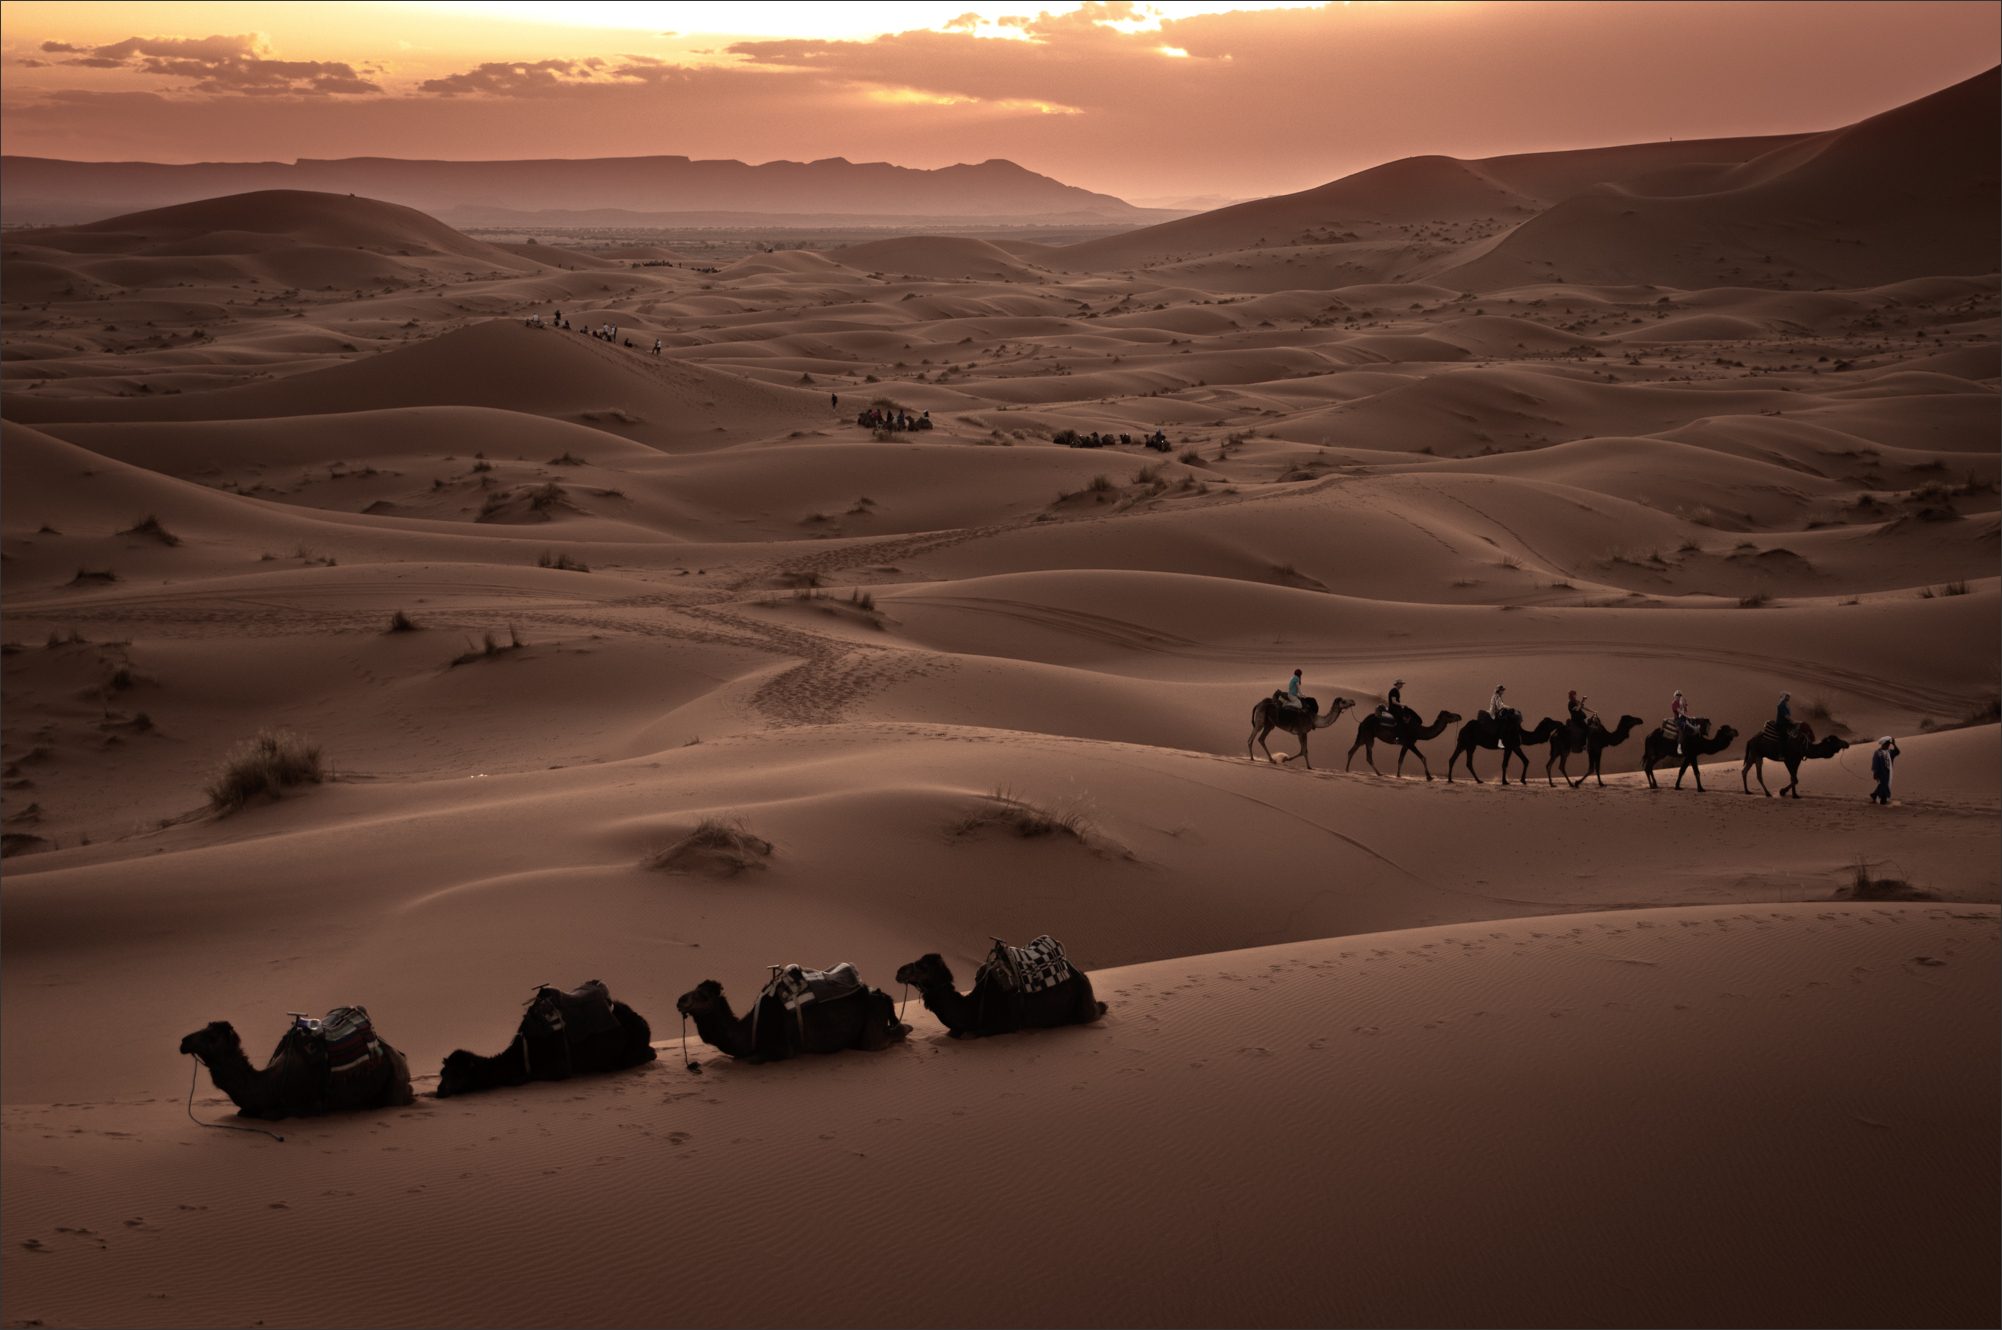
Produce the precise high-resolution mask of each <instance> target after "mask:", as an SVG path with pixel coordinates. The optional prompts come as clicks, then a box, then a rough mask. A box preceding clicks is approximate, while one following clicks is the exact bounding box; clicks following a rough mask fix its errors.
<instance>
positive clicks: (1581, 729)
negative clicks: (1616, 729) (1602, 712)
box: [1564, 688, 1599, 742]
mask: <svg viewBox="0 0 2002 1330" xmlns="http://www.w3.org/2000/svg"><path fill="white" fill-rule="evenodd" d="M1589 700H1590V699H1588V698H1583V697H1580V696H1578V690H1577V689H1576V688H1573V689H1572V690H1571V696H1570V698H1569V699H1568V700H1567V701H1566V702H1565V704H1564V709H1565V711H1566V712H1567V713H1569V715H1570V717H1571V724H1572V725H1573V726H1574V727H1575V728H1576V729H1577V732H1578V738H1579V740H1580V741H1581V742H1582V741H1583V740H1584V738H1585V736H1586V735H1588V734H1590V733H1591V732H1592V722H1593V721H1595V720H1597V719H1598V718H1599V713H1598V712H1596V711H1594V710H1592V708H1590V707H1588V706H1586V705H1585V703H1586V702H1587V701H1589Z"/></svg>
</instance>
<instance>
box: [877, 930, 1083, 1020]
mask: <svg viewBox="0 0 2002 1330" xmlns="http://www.w3.org/2000/svg"><path fill="white" fill-rule="evenodd" d="M897 982H898V983H900V984H909V985H911V986H912V987H914V988H916V989H917V990H918V994H919V996H920V997H921V998H922V999H923V1000H924V1004H925V1010H927V1011H929V1012H930V1013H931V1014H932V1015H934V1016H936V1017H938V1019H939V1021H940V1023H941V1024H943V1025H944V1026H945V1030H946V1033H947V1034H948V1035H950V1036H951V1037H952V1038H954V1039H979V1038H982V1037H983V1036H986V1035H990V1034H1012V1033H1014V1032H1015V1031H1017V1030H1048V1029H1054V1028H1055V1027H1057V1026H1060V1025H1089V1024H1091V1023H1092V1022H1093V1021H1095V1020H1097V1019H1099V1018H1100V1017H1101V1016H1103V1015H1105V1004H1104V1003H1103V1002H1100V1001H1099V1000H1098V999H1097V998H1096V997H1095V996H1094V995H1093V993H1092V990H1091V979H1090V977H1089V976H1088V975H1086V974H1085V972H1084V971H1083V970H1080V969H1078V968H1077V967H1076V966H1074V965H1072V964H1071V963H1070V960H1069V959H1068V958H1067V957H1066V956H1065V955H1064V948H1063V944H1062V943H1060V942H1058V941H1057V940H1056V939H1055V938H1053V937H1050V936H1049V935H1048V934H1044V935H1043V936H1042V937H1039V938H1037V939H1036V940H1035V941H1034V942H1031V943H1030V944H1029V945H1028V946H1026V947H1011V946H1009V945H1008V944H1007V943H1005V942H1003V941H1002V940H1001V939H1000V938H995V939H994V950H993V951H992V952H991V953H990V954H989V955H988V958H987V961H986V963H984V964H983V965H982V966H981V967H980V969H979V970H978V971H977V972H976V973H975V974H974V976H973V990H972V991H971V992H968V993H961V992H959V990H958V989H956V988H955V987H953V977H952V970H951V968H950V967H949V966H947V965H946V963H945V961H944V959H943V958H942V957H940V956H939V954H938V953H937V952H935V951H934V952H928V953H926V954H925V955H923V956H920V957H918V959H916V960H914V961H912V962H911V963H910V964H909V965H906V966H903V967H902V968H901V969H899V970H898V971H897Z"/></svg>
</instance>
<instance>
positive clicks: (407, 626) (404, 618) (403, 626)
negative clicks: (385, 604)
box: [388, 610, 417, 633]
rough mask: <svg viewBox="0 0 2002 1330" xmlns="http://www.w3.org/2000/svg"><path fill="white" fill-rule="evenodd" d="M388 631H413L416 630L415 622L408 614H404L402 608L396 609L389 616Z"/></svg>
mask: <svg viewBox="0 0 2002 1330" xmlns="http://www.w3.org/2000/svg"><path fill="white" fill-rule="evenodd" d="M388 631H390V632H392V633H414V632H416V631H417V624H416V622H415V621H414V620H413V619H412V618H411V617H410V616H409V615H407V614H405V613H404V612H403V611H402V610H398V611H397V612H396V613H394V614H392V615H390V616H389V629H388Z"/></svg>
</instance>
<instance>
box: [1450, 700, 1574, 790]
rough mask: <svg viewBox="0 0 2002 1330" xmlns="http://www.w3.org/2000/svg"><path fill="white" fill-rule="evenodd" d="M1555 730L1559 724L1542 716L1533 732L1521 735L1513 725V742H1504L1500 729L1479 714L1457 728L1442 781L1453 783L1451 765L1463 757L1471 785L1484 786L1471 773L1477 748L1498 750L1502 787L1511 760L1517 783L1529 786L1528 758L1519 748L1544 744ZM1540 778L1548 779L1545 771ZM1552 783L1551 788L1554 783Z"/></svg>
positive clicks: (1489, 719)
mask: <svg viewBox="0 0 2002 1330" xmlns="http://www.w3.org/2000/svg"><path fill="white" fill-rule="evenodd" d="M1559 726H1560V722H1558V721H1555V720H1552V719H1551V718H1550V717H1548V716H1545V717H1544V718H1543V719H1542V720H1540V721H1538V722H1537V725H1536V728H1535V729H1533V730H1531V731H1529V732H1528V733H1527V734H1525V733H1524V732H1523V729H1522V725H1521V723H1520V722H1517V724H1516V727H1515V738H1513V739H1507V738H1504V737H1503V735H1502V730H1501V725H1500V724H1499V723H1498V722H1497V721H1495V720H1493V719H1492V718H1490V717H1489V716H1488V714H1487V713H1486V712H1482V713H1481V714H1480V715H1478V716H1476V717H1474V719H1472V720H1470V721H1468V722H1467V723H1466V724H1465V725H1462V726H1461V727H1460V734H1459V737H1458V738H1457V739H1456V740H1455V741H1454V743H1453V755H1452V756H1451V757H1449V758H1447V759H1446V779H1447V780H1449V781H1450V780H1452V779H1453V764H1454V763H1456V762H1458V761H1459V760H1460V759H1461V758H1463V757H1464V758H1465V759H1466V760H1467V774H1468V775H1469V776H1472V777H1473V778H1474V784H1476V785H1484V784H1486V782H1485V781H1483V780H1482V779H1481V777H1480V774H1479V773H1478V772H1476V771H1475V770H1474V750H1475V749H1478V748H1499V749H1500V750H1501V755H1502V784H1504V785H1506V784H1508V760H1509V759H1510V758H1511V757H1513V758H1514V759H1515V760H1516V761H1518V762H1520V763H1522V782H1521V783H1522V784H1524V785H1527V784H1529V758H1528V756H1527V755H1526V754H1524V752H1523V751H1522V750H1523V748H1524V747H1534V746H1536V745H1537V744H1540V743H1548V742H1549V741H1550V735H1551V733H1552V731H1554V730H1556V729H1558V728H1559ZM1543 775H1544V779H1546V780H1548V779H1549V777H1550V772H1549V770H1548V769H1547V768H1546V769H1545V771H1544V773H1543ZM1552 783H1553V784H1554V783H1555V782H1552Z"/></svg>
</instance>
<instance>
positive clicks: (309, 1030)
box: [292, 1007, 388, 1081]
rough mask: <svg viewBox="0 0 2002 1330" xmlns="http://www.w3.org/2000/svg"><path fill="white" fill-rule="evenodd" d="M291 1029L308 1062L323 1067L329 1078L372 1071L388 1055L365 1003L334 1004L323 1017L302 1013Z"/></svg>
mask: <svg viewBox="0 0 2002 1330" xmlns="http://www.w3.org/2000/svg"><path fill="white" fill-rule="evenodd" d="M292 1029H293V1031H294V1032H295V1033H296V1034H297V1035H298V1037H299V1041H300V1045H301V1049H302V1051H303V1052H304V1053H305V1055H306V1062H307V1065H308V1066H316V1067H319V1068H321V1069H323V1070H324V1071H325V1072H326V1074H327V1079H328V1080H329V1081H332V1080H337V1079H339V1078H341V1077H343V1076H355V1075H360V1074H362V1073H365V1072H368V1071H371V1070H373V1069H374V1068H375V1067H376V1066H378V1065H379V1064H380V1063H381V1062H382V1060H383V1059H384V1058H385V1057H387V1056H388V1054H387V1053H385V1052H384V1051H383V1048H382V1041H381V1040H380V1039H378V1038H376V1037H375V1025H374V1023H373V1022H371V1021H370V1020H369V1018H368V1008H366V1007H335V1008H334V1009H333V1010H332V1011H330V1012H328V1013H327V1018H326V1019H325V1020H324V1021H315V1020H310V1019H307V1018H305V1017H300V1018H299V1019H298V1020H296V1021H294V1022H293V1025H292Z"/></svg>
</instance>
